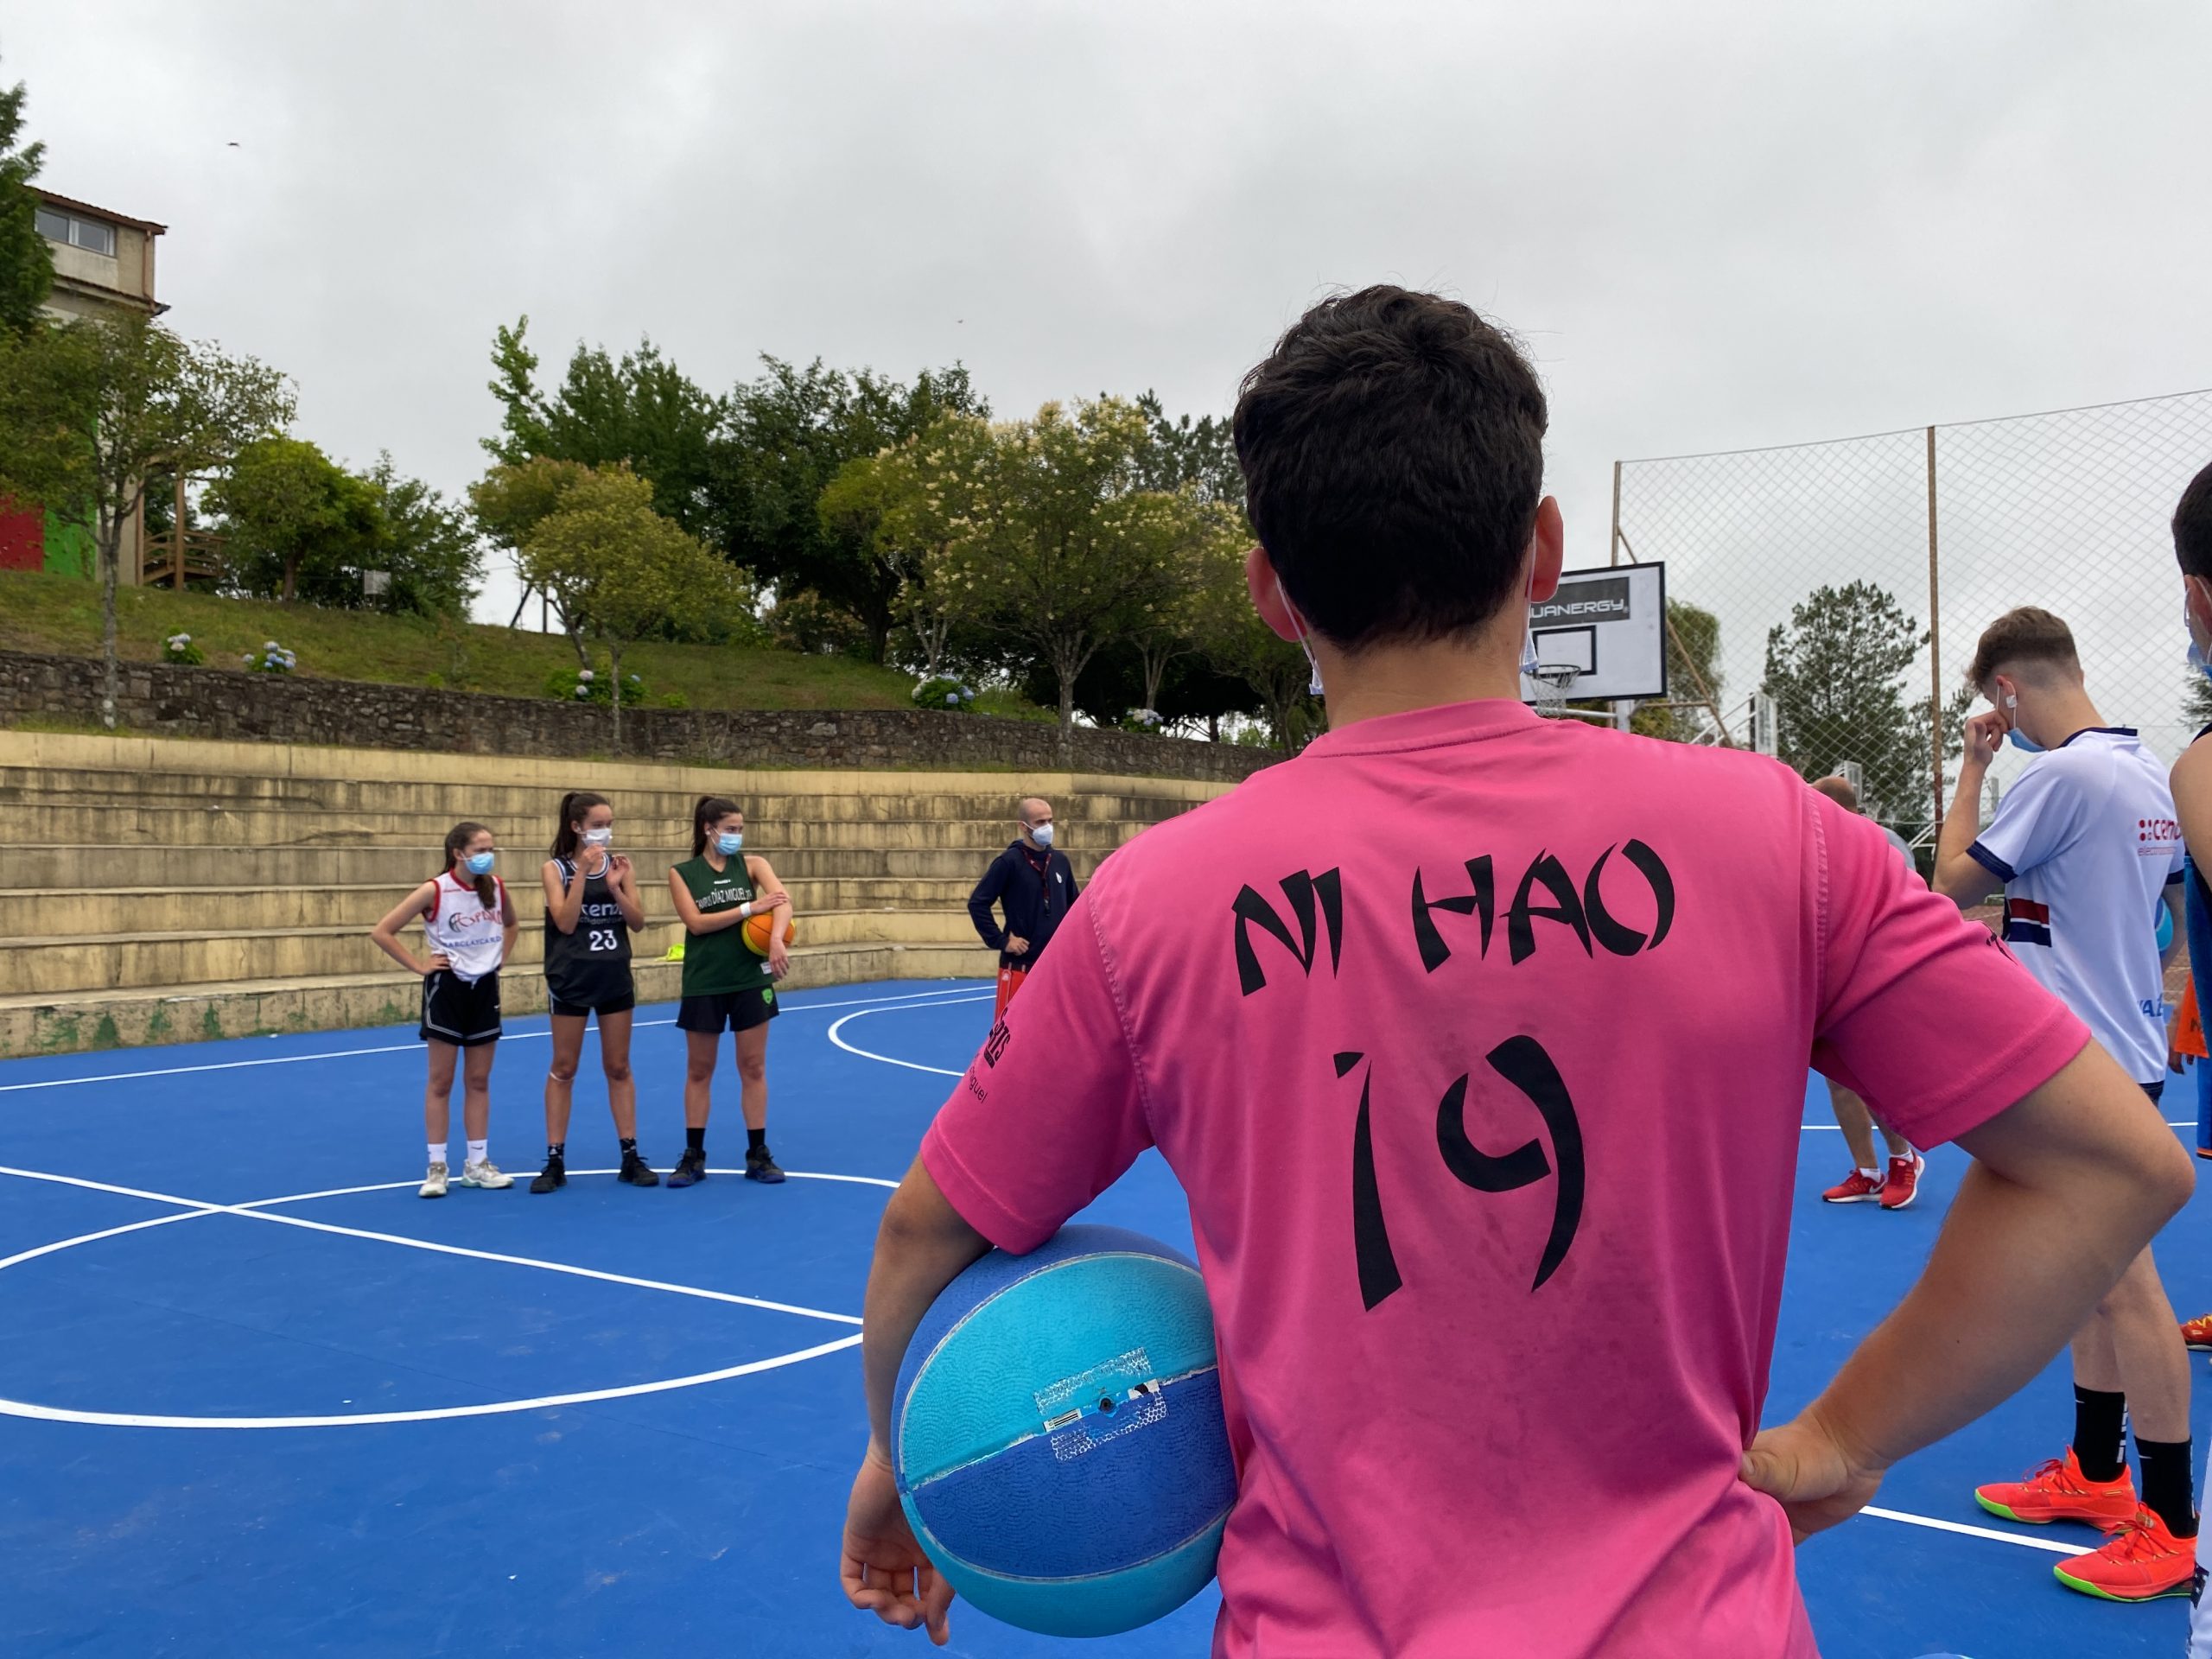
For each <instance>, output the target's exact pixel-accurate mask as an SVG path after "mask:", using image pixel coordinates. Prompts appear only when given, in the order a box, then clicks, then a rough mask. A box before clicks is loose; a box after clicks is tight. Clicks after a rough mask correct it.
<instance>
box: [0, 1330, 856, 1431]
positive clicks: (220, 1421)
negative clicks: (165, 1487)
mask: <svg viewBox="0 0 2212 1659" xmlns="http://www.w3.org/2000/svg"><path fill="white" fill-rule="evenodd" d="M860 1339H861V1338H860V1333H859V1332H854V1333H853V1334H852V1335H851V1336H849V1337H840V1338H837V1339H836V1341H835V1342H825V1343H821V1344H817V1346H815V1347H812V1348H802V1349H799V1350H798V1351H796V1352H793V1353H788V1354H777V1355H774V1356H772V1357H770V1358H767V1359H755V1360H748V1361H747V1363H744V1364H742V1365H730V1366H726V1367H724V1368H723V1369H722V1370H719V1371H697V1372H694V1373H693V1374H692V1375H691V1376H666V1377H663V1378H661V1379H660V1380H659V1381H658V1382H655V1383H624V1384H623V1385H622V1386H621V1387H620V1388H613V1389H584V1390H582V1392H580V1393H575V1394H547V1395H539V1396H538V1397H537V1398H536V1399H534V1400H493V1401H491V1402H487V1403H486V1404H483V1405H477V1406H431V1407H428V1408H424V1409H423V1410H421V1411H364V1412H359V1413H353V1412H346V1413H340V1414H336V1415H333V1416H322V1417H168V1416H161V1415H156V1414H150V1413H143V1412H135V1411H77V1410H74V1409H72V1408H69V1407H66V1406H41V1405H36V1404H34V1403H33V1402H30V1401H28V1400H0V1415H6V1416H10V1417H32V1418H36V1419H38V1420H39V1421H42V1422H49V1423H84V1424H87V1425H90V1426H92V1427H96V1428H355V1427H365V1426H366V1425H370V1424H375V1423H429V1422H438V1421H443V1420H444V1419H447V1418H452V1417H498V1416H504V1415H505V1414H507V1413H509V1412H515V1411H545V1410H550V1409H551V1408H555V1407H559V1406H588V1405H592V1404H594V1403H595V1402H599V1401H601V1400H627V1399H630V1398H632V1397H633V1396H634V1395H641V1394H666V1393H669V1392H670V1391H671V1390H673V1389H696V1388H697V1387H698V1386H699V1385H700V1384H702V1383H726V1382H728V1380H729V1379H730V1378H731V1377H734V1376H753V1374H754V1373H755V1372H759V1371H772V1370H776V1369H778V1368H779V1367H780V1366H785V1365H796V1364H798V1363H800V1362H801V1361H803V1360H809V1359H819V1358H821V1357H822V1356H823V1355H824V1354H834V1353H836V1352H837V1351H838V1350H840V1349H842V1348H850V1347H853V1346H854V1345H855V1344H857V1343H858V1342H859V1341H860Z"/></svg>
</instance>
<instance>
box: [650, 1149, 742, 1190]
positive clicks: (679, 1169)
mask: <svg viewBox="0 0 2212 1659" xmlns="http://www.w3.org/2000/svg"><path fill="white" fill-rule="evenodd" d="M746 1173H747V1174H748V1175H749V1174H751V1173H753V1172H752V1171H750V1170H747V1172H746ZM705 1179H707V1154H705V1153H703V1152H695V1151H693V1150H692V1149H691V1148H690V1147H684V1148H683V1156H682V1157H681V1158H679V1159H677V1160H676V1167H675V1168H674V1169H671V1170H670V1171H669V1172H668V1184H669V1185H671V1186H690V1185H691V1184H692V1183H693V1182H695V1181H703V1180H705Z"/></svg>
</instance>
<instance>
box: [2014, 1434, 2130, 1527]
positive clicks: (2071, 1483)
mask: <svg viewBox="0 0 2212 1659" xmlns="http://www.w3.org/2000/svg"><path fill="white" fill-rule="evenodd" d="M1974 1502H1975V1503H1979V1504H1980V1505H1981V1507H1982V1508H1983V1509H1985V1510H1988V1511H1989V1512H1990V1513H1991V1514H1992V1515H2001V1516H2004V1517H2005V1519H2006V1520H2007V1521H2024V1522H2027V1523H2028V1524H2029V1525H2031V1526H2037V1527H2040V1526H2044V1525H2045V1524H2047V1523H2049V1522H2053V1521H2087V1522H2088V1523H2089V1524H2090V1525H2091V1526H2093V1527H2107V1528H2110V1527H2125V1526H2126V1525H2128V1524H2129V1523H2130V1522H2132V1521H2133V1519H2134V1516H2135V1511H2136V1510H2138V1509H2139V1507H2141V1506H2140V1505H2139V1504H2138V1503H2136V1501H2135V1478H2134V1477H2133V1475H2131V1474H2129V1473H2128V1472H2127V1465H2126V1464H2124V1463H2123V1464H2122V1465H2120V1478H2119V1479H2117V1480H2091V1479H2089V1478H2088V1477H2087V1476H2086V1475H2084V1474H2083V1473H2082V1465H2080V1464H2079V1463H2076V1462H2075V1460H2074V1448H2073V1447H2072V1446H2068V1447H2067V1448H2066V1455H2065V1456H2064V1457H2063V1458H2053V1459H2051V1460H2050V1462H2049V1463H2046V1464H2044V1465H2043V1467H2041V1468H2040V1469H2037V1470H2036V1471H2033V1472H2032V1473H2031V1474H2030V1475H2029V1476H2028V1478H2026V1479H2025V1480H2000V1481H1995V1482H1993V1483H1992V1484H1989V1485H1987V1486H1977V1487H1975V1488H1974Z"/></svg>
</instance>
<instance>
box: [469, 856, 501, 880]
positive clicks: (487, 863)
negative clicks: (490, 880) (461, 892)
mask: <svg viewBox="0 0 2212 1659" xmlns="http://www.w3.org/2000/svg"><path fill="white" fill-rule="evenodd" d="M461 862H462V863H463V864H464V865H465V866H466V867H467V870H468V873H469V874H471V875H489V874H492V866H493V865H494V864H496V863H497V862H499V855H498V854H497V853H471V854H470V855H468V856H467V858H465V859H463V860H462V861H461Z"/></svg>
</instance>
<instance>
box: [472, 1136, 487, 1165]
mask: <svg viewBox="0 0 2212 1659" xmlns="http://www.w3.org/2000/svg"><path fill="white" fill-rule="evenodd" d="M491 1144H492V1143H491V1142H490V1141H470V1142H469V1143H468V1161H469V1162H470V1163H472V1164H480V1163H482V1162H483V1161H484V1160H485V1158H486V1156H487V1155H488V1154H486V1151H485V1148H486V1147H489V1146H490V1145H491Z"/></svg>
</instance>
